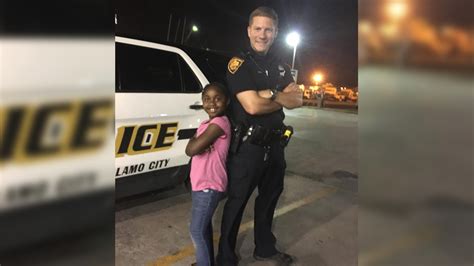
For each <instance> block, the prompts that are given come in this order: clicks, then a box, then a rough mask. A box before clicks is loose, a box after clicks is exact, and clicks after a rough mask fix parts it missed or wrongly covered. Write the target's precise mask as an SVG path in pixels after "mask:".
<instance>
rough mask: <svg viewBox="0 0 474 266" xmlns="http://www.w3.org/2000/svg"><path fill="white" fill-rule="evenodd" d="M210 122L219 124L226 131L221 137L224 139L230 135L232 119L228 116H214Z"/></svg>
mask: <svg viewBox="0 0 474 266" xmlns="http://www.w3.org/2000/svg"><path fill="white" fill-rule="evenodd" d="M209 123H210V124H215V125H217V126H218V127H220V128H221V129H222V130H223V131H224V135H223V136H221V138H223V139H224V138H227V137H229V136H230V121H229V119H228V118H227V116H225V115H224V116H218V117H214V118H213V119H212V120H211V121H210V122H209Z"/></svg>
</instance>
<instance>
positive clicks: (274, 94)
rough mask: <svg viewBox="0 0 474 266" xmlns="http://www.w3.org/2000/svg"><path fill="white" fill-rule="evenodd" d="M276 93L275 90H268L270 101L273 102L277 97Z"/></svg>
mask: <svg viewBox="0 0 474 266" xmlns="http://www.w3.org/2000/svg"><path fill="white" fill-rule="evenodd" d="M277 94H278V91H277V90H276V89H270V95H271V96H270V100H272V101H274V100H275V99H276V97H277Z"/></svg>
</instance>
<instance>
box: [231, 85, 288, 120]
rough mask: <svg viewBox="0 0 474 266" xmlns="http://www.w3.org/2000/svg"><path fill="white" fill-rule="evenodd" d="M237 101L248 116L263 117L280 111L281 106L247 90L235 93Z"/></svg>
mask: <svg viewBox="0 0 474 266" xmlns="http://www.w3.org/2000/svg"><path fill="white" fill-rule="evenodd" d="M237 99H238V100H239V102H240V104H241V105H242V107H243V108H244V109H245V111H246V112H247V113H248V114H250V115H263V114H269V113H272V112H275V111H277V110H280V109H281V105H279V104H278V103H277V102H275V101H272V100H270V99H269V98H264V97H261V96H260V95H259V94H258V93H257V92H256V91H254V90H247V91H242V92H239V93H237Z"/></svg>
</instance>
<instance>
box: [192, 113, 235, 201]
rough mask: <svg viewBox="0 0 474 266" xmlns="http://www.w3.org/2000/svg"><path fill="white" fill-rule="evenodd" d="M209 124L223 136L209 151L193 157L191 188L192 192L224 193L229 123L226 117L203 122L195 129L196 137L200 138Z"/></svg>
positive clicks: (229, 134) (229, 132)
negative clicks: (214, 126) (220, 131)
mask: <svg viewBox="0 0 474 266" xmlns="http://www.w3.org/2000/svg"><path fill="white" fill-rule="evenodd" d="M210 124H215V125H217V126H219V127H220V128H221V129H222V130H223V131H224V135H222V136H220V137H219V138H217V140H216V141H215V142H214V143H213V144H212V148H211V149H210V150H209V151H206V152H204V153H201V154H198V155H195V156H194V157H193V161H192V163H191V187H192V190H193V191H200V190H204V189H213V190H217V191H221V192H224V191H226V188H227V167H226V160H227V153H228V151H229V145H230V139H231V126H230V121H229V119H228V118H227V117H226V116H218V117H214V118H213V119H211V120H206V121H203V122H202V123H201V124H200V125H199V127H198V129H197V136H200V135H201V134H202V133H203V132H204V131H205V130H206V129H207V127H208V126H209V125H210Z"/></svg>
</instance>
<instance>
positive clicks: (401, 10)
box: [386, 0, 408, 21]
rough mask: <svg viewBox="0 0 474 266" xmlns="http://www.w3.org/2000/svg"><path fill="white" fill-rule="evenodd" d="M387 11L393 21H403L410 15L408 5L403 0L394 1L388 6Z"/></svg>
mask: <svg viewBox="0 0 474 266" xmlns="http://www.w3.org/2000/svg"><path fill="white" fill-rule="evenodd" d="M386 8H387V9H386V11H387V13H388V15H389V16H390V18H392V19H393V20H396V21H398V20H401V19H402V18H404V17H405V16H406V15H407V13H408V7H407V3H406V2H404V1H401V0H398V1H392V2H390V3H388V4H387V6H386Z"/></svg>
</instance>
